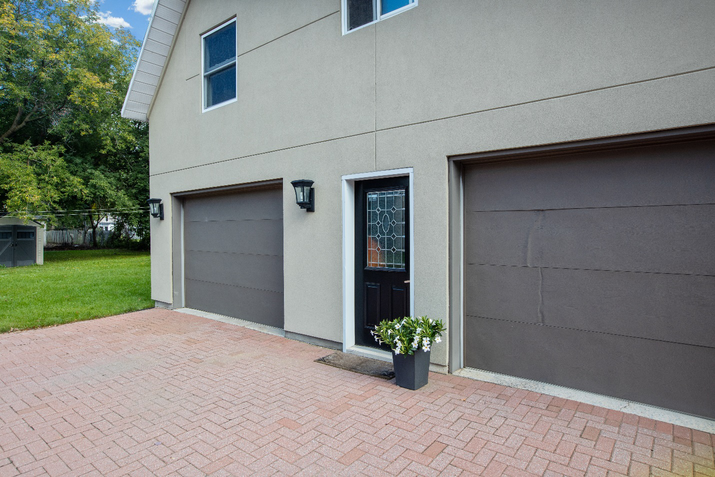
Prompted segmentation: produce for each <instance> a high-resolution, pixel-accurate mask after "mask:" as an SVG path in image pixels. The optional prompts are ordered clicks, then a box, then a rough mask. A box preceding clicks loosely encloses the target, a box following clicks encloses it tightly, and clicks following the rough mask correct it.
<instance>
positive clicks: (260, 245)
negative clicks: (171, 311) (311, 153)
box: [184, 188, 283, 328]
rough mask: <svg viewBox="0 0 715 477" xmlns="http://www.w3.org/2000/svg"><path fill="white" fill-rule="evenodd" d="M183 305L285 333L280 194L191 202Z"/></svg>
mask: <svg viewBox="0 0 715 477" xmlns="http://www.w3.org/2000/svg"><path fill="white" fill-rule="evenodd" d="M184 280H185V292H184V293H185V305H186V306H187V307H189V308H194V309H197V310H203V311H209V312H212V313H219V314H222V315H227V316H232V317H235V318H241V319H244V320H248V321H253V322H256V323H262V324H265V325H270V326H275V327H279V328H282V327H283V199H282V192H281V189H280V188H277V189H276V188H273V189H262V190H254V191H250V192H243V193H234V194H223V195H212V196H204V197H194V198H187V199H185V202H184Z"/></svg>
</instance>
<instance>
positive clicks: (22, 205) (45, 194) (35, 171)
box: [0, 142, 85, 217]
mask: <svg viewBox="0 0 715 477" xmlns="http://www.w3.org/2000/svg"><path fill="white" fill-rule="evenodd" d="M6 149H8V152H6V153H4V154H0V201H2V203H4V204H5V207H6V208H7V209H9V210H12V211H17V213H16V215H18V216H23V217H31V216H33V215H34V214H35V212H36V211H44V210H52V209H54V208H56V207H57V206H58V205H59V204H61V203H62V202H63V201H64V200H66V199H68V198H70V197H81V196H83V195H84V194H85V187H84V184H83V183H82V181H81V180H80V179H79V178H78V177H76V176H74V175H73V174H72V173H71V172H70V170H69V168H68V167H67V164H66V163H65V161H64V159H63V158H62V157H61V154H62V152H63V148H62V147H61V146H57V145H52V144H49V143H44V144H41V145H39V146H37V147H33V146H32V145H30V143H29V142H28V143H24V144H11V145H10V146H9V147H7V148H6Z"/></svg>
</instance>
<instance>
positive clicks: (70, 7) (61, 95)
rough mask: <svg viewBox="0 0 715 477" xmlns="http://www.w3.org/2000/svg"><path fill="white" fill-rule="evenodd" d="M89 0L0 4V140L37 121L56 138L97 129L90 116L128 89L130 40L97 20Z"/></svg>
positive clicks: (14, 0) (131, 60) (25, 0)
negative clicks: (57, 133)
mask: <svg viewBox="0 0 715 477" xmlns="http://www.w3.org/2000/svg"><path fill="white" fill-rule="evenodd" d="M97 8H98V7H97V4H96V3H95V2H93V1H91V0H69V1H63V0H0V84H2V88H0V142H1V141H4V140H5V139H7V138H8V137H10V136H11V135H14V134H15V133H17V132H18V131H20V130H21V129H23V128H25V127H27V126H28V125H31V124H33V123H37V127H38V128H39V130H35V131H33V133H31V134H36V133H37V132H41V131H42V129H45V130H46V131H50V132H51V131H55V132H59V133H60V135H68V134H70V135H75V134H80V135H83V134H88V133H91V132H93V131H94V130H95V127H94V126H95V124H94V122H95V119H94V118H92V116H94V115H96V114H97V113H100V114H101V113H104V112H106V109H107V107H110V108H112V107H114V106H115V104H112V103H116V102H117V101H119V102H120V103H121V100H122V98H123V96H124V93H125V91H126V81H127V80H126V78H128V76H129V74H130V73H131V68H132V65H133V63H134V55H133V53H132V50H133V49H135V48H136V41H135V40H133V38H132V37H131V35H130V34H129V33H127V32H125V31H123V30H118V32H117V33H116V34H115V33H112V32H111V31H110V30H109V29H108V28H106V27H105V26H104V25H101V24H99V23H97V19H98V15H97Z"/></svg>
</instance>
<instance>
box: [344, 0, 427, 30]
mask: <svg viewBox="0 0 715 477" xmlns="http://www.w3.org/2000/svg"><path fill="white" fill-rule="evenodd" d="M417 1H418V0H412V3H409V4H407V5H405V6H404V7H402V8H398V9H397V10H393V11H391V12H390V13H386V14H384V15H381V14H380V12H381V11H382V0H375V3H376V6H375V7H376V9H377V11H376V17H377V18H376V19H375V20H373V21H371V22H370V23H366V24H364V25H361V26H359V27H357V28H353V29H352V30H348V3H347V2H348V0H341V4H342V9H341V10H342V11H341V13H342V18H343V35H347V34H348V33H352V32H354V31H358V30H361V29H363V28H365V27H366V26H370V25H374V24H375V23H377V22H379V21H381V20H385V19H387V18H390V17H394V16H395V15H399V14H400V13H402V12H406V11H407V10H411V9H413V8H415V7H416V6H417Z"/></svg>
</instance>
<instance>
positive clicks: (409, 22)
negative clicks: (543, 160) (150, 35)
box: [149, 0, 715, 364]
mask: <svg viewBox="0 0 715 477" xmlns="http://www.w3.org/2000/svg"><path fill="white" fill-rule="evenodd" d="M233 16H235V17H236V18H237V22H238V24H237V26H238V30H237V31H238V50H239V57H238V101H236V102H234V103H231V104H229V105H226V106H224V107H221V108H218V109H215V110H212V111H209V112H206V113H202V112H201V74H200V73H201V70H200V46H201V43H200V34H201V33H203V32H206V31H208V30H210V29H211V28H213V27H215V26H217V25H219V24H220V23H222V22H223V21H225V20H227V19H229V18H231V17H233ZM714 21H715V2H712V1H711V0H699V1H696V0H692V1H684V0H671V1H662V0H659V1H657V2H653V1H652V0H638V1H636V0H634V1H630V2H621V1H616V0H612V1H604V0H598V1H592V2H573V1H560V2H559V1H553V0H549V1H546V0H544V1H539V2H537V1H529V2H526V1H506V2H505V1H502V2H486V1H478V0H420V1H419V5H418V6H417V7H416V8H413V9H411V10H408V11H406V12H404V13H401V14H399V15H397V16H395V17H392V18H390V19H387V20H385V21H382V22H379V23H377V24H375V25H372V26H368V27H366V28H363V29H361V30H358V31H355V32H352V33H349V34H348V35H345V36H343V35H342V34H341V18H340V1H339V0H320V1H317V0H316V1H311V2H293V1H291V0H270V1H269V0H263V1H261V2H257V1H241V0H234V1H216V0H212V1H211V2H209V1H207V0H192V1H191V2H190V3H189V6H188V8H187V11H186V15H185V18H184V21H183V24H182V27H181V30H180V32H179V34H178V37H177V39H176V43H175V47H174V50H173V54H172V57H171V59H170V61H169V63H168V66H167V68H166V71H165V76H164V78H163V82H162V84H161V86H160V89H159V91H158V93H157V95H156V99H155V103H154V105H153V108H152V110H151V111H150V115H149V119H150V130H151V134H150V138H151V174H152V176H151V190H152V196H153V197H161V198H162V199H164V203H165V204H169V203H170V197H171V194H172V193H176V192H183V191H188V190H195V189H206V188H212V187H220V186H227V185H233V184H241V183H248V182H254V181H263V180H270V179H276V178H282V179H283V181H284V227H285V228H284V234H285V235H284V244H285V245H284V254H285V266H284V273H285V310H286V316H285V329H286V330H287V331H292V332H295V333H301V334H305V335H310V336H315V337H319V338H323V339H328V340H331V341H342V336H343V330H342V323H343V322H342V314H343V310H342V306H343V304H342V269H343V264H342V247H343V236H342V203H341V177H342V176H343V175H347V174H357V173H368V172H372V171H381V170H388V169H395V168H403V167H412V168H414V203H413V207H414V230H415V236H414V251H413V253H414V257H415V267H414V274H415V280H414V282H413V287H414V289H415V309H414V310H413V311H414V313H416V314H420V315H423V314H426V315H429V316H432V317H435V318H437V317H439V318H447V316H448V314H449V308H448V293H449V289H448V273H449V262H448V259H449V256H448V246H447V245H448V240H449V228H448V225H449V224H448V215H449V214H448V200H447V197H448V190H449V189H448V188H449V187H450V185H449V184H448V161H447V157H448V156H451V155H458V154H468V153H474V152H483V151H490V150H500V149H511V148H518V147H525V146H535V145H543V144H550V143H558V142H566V141H574V140H580V139H590V138H598V137H608V136H616V135H622V134H630V133H637V132H644V131H653V130H661V129H669V128H677V127H684V126H692V125H699V124H707V123H713V122H715V95H713V94H712V91H713V87H714V86H715V48H712V45H713V44H715V30H714V29H713V28H712V25H713V24H714ZM298 178H310V179H312V180H314V181H315V189H316V200H317V203H316V212H315V213H312V214H307V213H306V212H304V211H303V210H301V209H299V208H298V207H297V206H296V205H295V203H294V197H293V191H292V187H291V186H290V181H291V180H293V179H298ZM170 209H171V208H170V207H167V208H166V209H165V214H166V220H164V221H162V222H159V221H156V220H152V295H153V298H154V299H156V300H159V301H163V302H167V303H171V302H172V293H173V290H172V261H171V257H172V249H171V247H172V241H171V237H172V234H171V227H172V226H173V225H174V220H172V219H173V218H172V217H171V210H170ZM306 267H309V269H310V270H312V272H311V273H312V281H311V282H307V281H305V280H303V279H302V276H303V275H304V273H305V270H306ZM433 361H434V362H436V363H440V364H446V361H447V346H446V343H443V344H442V345H440V346H439V347H437V348H436V349H435V350H434V352H433Z"/></svg>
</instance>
